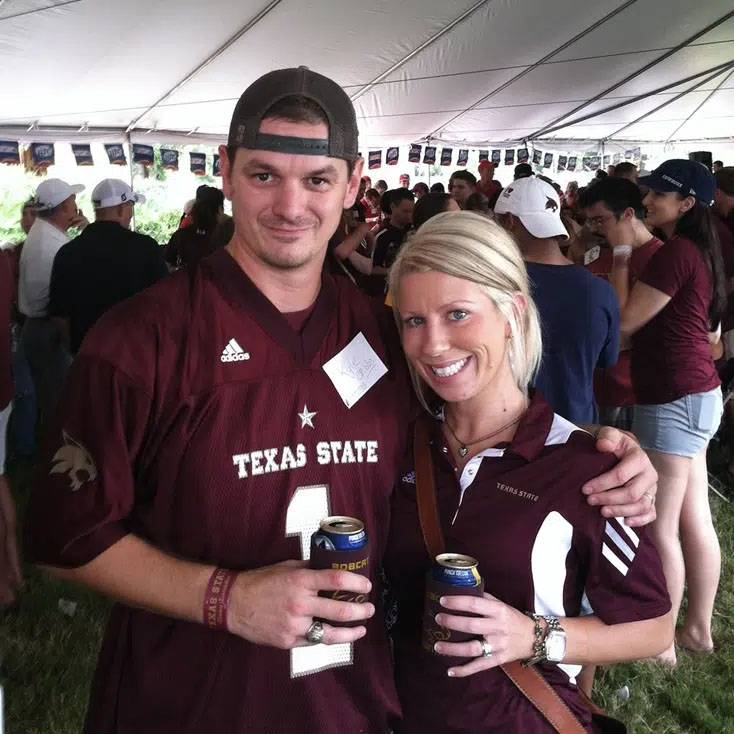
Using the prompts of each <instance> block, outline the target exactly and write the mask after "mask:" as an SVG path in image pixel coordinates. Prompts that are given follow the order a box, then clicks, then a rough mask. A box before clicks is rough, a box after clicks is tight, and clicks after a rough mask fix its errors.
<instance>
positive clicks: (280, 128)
mask: <svg viewBox="0 0 734 734" xmlns="http://www.w3.org/2000/svg"><path fill="white" fill-rule="evenodd" d="M357 151H358V144H357V124H356V118H355V113H354V109H353V107H352V104H351V102H350V100H349V99H348V97H347V96H346V95H345V93H344V92H343V90H342V89H341V88H340V87H339V86H338V85H337V84H335V83H334V82H333V81H332V80H330V79H327V78H326V77H323V76H321V75H319V74H316V73H314V72H311V71H309V70H307V69H305V68H304V67H300V68H298V69H282V70H279V71H274V72H271V73H269V74H266V75H265V76H263V77H261V78H260V79H258V80H257V81H256V82H254V83H253V84H252V85H251V86H250V87H248V88H247V89H246V90H245V92H244V93H243V95H242V97H241V98H240V100H239V102H238V104H237V106H236V108H235V111H234V113H233V117H232V120H231V125H230V132H229V137H228V143H227V145H226V146H222V147H221V149H220V155H221V161H222V175H223V191H222V190H219V189H216V188H214V187H210V186H202V187H200V188H199V189H198V190H197V192H196V198H195V200H194V201H193V202H192V203H191V205H190V206H188V207H187V208H186V211H185V212H184V214H183V215H182V219H181V223H180V228H179V229H178V231H177V232H176V233H175V234H174V235H173V237H172V239H171V241H170V242H169V243H168V244H167V245H166V246H165V247H159V246H158V245H157V244H156V243H155V242H154V241H153V240H151V239H150V238H148V237H146V236H144V235H141V234H137V233H135V232H132V231H131V230H130V222H131V218H132V214H133V209H134V206H135V204H136V203H137V202H140V201H141V200H142V198H143V197H142V196H141V195H140V194H139V193H136V192H135V191H133V190H132V189H131V188H130V186H128V185H127V184H126V183H124V182H123V181H119V180H114V179H106V180H103V181H101V182H100V183H99V184H98V185H97V186H96V187H95V189H94V191H93V192H92V202H93V206H94V214H95V217H94V218H95V221H94V222H93V223H89V222H87V221H86V219H85V218H84V216H83V214H82V213H81V211H80V210H79V209H78V207H77V204H76V195H77V194H78V193H79V191H80V190H81V188H82V187H79V186H74V185H70V184H68V183H66V182H64V181H61V180H59V179H47V180H45V181H43V182H42V183H41V184H40V185H39V186H38V189H37V191H36V195H35V197H34V198H33V199H32V200H31V201H29V202H27V204H26V205H25V206H24V207H23V211H22V212H21V216H22V222H23V228H24V231H26V233H27V239H26V241H25V243H24V244H23V245H22V247H20V246H19V247H17V248H14V249H13V250H10V251H6V252H5V253H3V254H4V256H3V257H0V278H1V279H2V281H1V282H0V285H1V286H2V287H1V288H0V294H1V298H0V308H1V309H2V312H1V313H0V347H2V349H0V408H2V412H0V511H1V512H2V527H0V533H2V534H1V535H0V542H1V545H2V547H1V548H0V574H1V578H0V604H2V605H8V604H10V603H12V602H13V600H14V598H15V596H16V595H17V594H18V593H19V590H20V588H21V585H22V580H23V576H22V566H21V561H20V553H19V551H18V547H17V543H16V538H17V528H16V520H15V514H14V510H13V498H12V493H11V488H10V485H9V482H8V481H7V477H6V476H5V471H4V464H5V444H6V441H5V434H6V432H7V427H8V424H9V419H10V417H11V412H12V413H13V414H14V415H13V425H12V431H11V432H10V434H9V435H8V441H7V443H8V445H9V446H10V447H11V450H12V451H13V452H14V453H16V454H18V455H23V454H26V455H29V456H32V457H35V461H36V463H37V465H38V472H37V479H36V481H35V484H34V487H33V492H32V496H31V499H30V504H29V507H28V511H27V521H26V522H27V527H26V528H25V533H26V535H27V537H28V541H29V542H28V548H27V554H28V560H29V561H31V562H34V563H37V564H41V565H43V566H44V567H46V568H47V569H48V571H49V572H50V573H52V574H53V575H54V576H56V577H58V578H62V579H66V580H71V581H74V582H77V583H80V584H83V585H86V586H89V587H91V588H92V589H95V590H97V591H99V592H101V593H102V594H105V595H107V596H110V597H111V598H113V599H114V600H115V601H116V602H117V603H116V604H115V606H114V608H113V611H112V613H111V616H110V620H109V623H108V627H107V632H106V635H105V639H104V642H103V646H102V650H101V652H100V657H99V662H98V667H97V672H96V675H95V680H94V683H93V686H92V693H91V697H90V703H89V710H88V713H87V722H86V731H87V732H94V733H95V734H97V733H108V732H109V733H110V734H111V733H112V732H115V733H118V734H128V733H130V734H132V733H133V732H134V733H135V734H146V733H147V732H150V733H151V734H152V733H153V732H155V734H165V733H166V732H176V733H177V734H178V733H179V732H184V731H192V732H193V731H201V730H202V729H204V728H214V727H217V728H219V729H220V730H222V731H226V732H239V731H252V730H256V731H269V732H293V731H299V732H316V731H319V732H327V733H331V732H337V731H355V732H356V731H361V732H384V733H387V732H389V731H395V732H419V731H420V732H432V731H435V732H449V733H453V732H478V731H482V732H484V731H486V732H494V731H496V732H508V731H517V732H528V733H532V732H547V731H553V730H554V725H553V724H552V723H551V722H550V721H549V720H548V718H547V716H546V714H544V713H543V707H542V706H539V704H538V700H537V699H536V698H535V696H536V693H535V692H534V691H535V690H536V688H538V687H541V688H542V687H543V686H544V687H545V688H544V689H543V690H546V689H547V688H548V686H550V690H551V691H552V692H553V693H555V694H556V696H557V699H556V700H557V701H559V702H560V708H561V709H562V713H560V714H559V715H560V716H562V717H567V718H565V719H564V721H567V722H569V721H570V722H572V723H571V724H568V726H573V727H575V728H568V729H566V730H567V731H588V732H598V731H602V730H603V729H602V728H601V727H602V720H603V715H602V713H601V712H599V711H598V710H596V709H595V708H594V707H593V706H591V705H590V703H589V700H588V698H587V696H588V695H590V694H591V693H593V676H594V667H595V666H597V665H608V664H613V663H616V662H621V661H629V660H639V659H643V658H651V659H656V660H657V661H658V662H660V663H662V664H666V665H671V666H673V665H675V664H676V654H677V652H676V651H677V650H678V651H680V650H681V649H687V650H693V651H696V652H711V651H713V648H714V640H713V638H712V633H711V620H712V615H713V606H714V600H715V596H716V590H717V587H718V580H719V573H720V554H719V547H718V541H717V538H716V532H715V530H714V527H713V523H712V520H711V513H710V510H709V504H708V495H707V468H706V449H707V446H708V443H709V441H710V439H711V438H712V437H713V435H714V434H715V433H716V431H717V429H718V427H719V423H720V420H721V415H722V411H723V400H722V389H721V380H720V377H719V374H720V372H722V373H723V371H725V363H726V360H727V359H728V358H731V357H734V337H733V336H732V335H733V334H734V317H733V316H732V314H734V298H733V297H732V293H733V292H734V234H733V233H734V225H733V224H732V215H733V214H734V168H731V167H725V166H723V165H721V166H719V168H718V170H717V171H716V172H715V174H713V173H712V172H711V171H710V170H708V169H706V168H705V167H704V166H703V165H702V164H700V163H696V162H693V161H688V160H669V161H666V162H665V163H663V164H662V165H661V166H660V167H659V168H657V169H656V170H655V171H653V172H652V173H651V174H649V175H647V176H645V177H644V178H639V179H638V172H637V169H636V168H635V167H634V166H633V165H632V164H631V163H620V164H618V165H617V166H611V167H610V168H609V169H608V170H607V171H599V172H598V174H597V176H596V177H595V179H594V180H593V181H592V182H591V184H590V185H589V186H587V187H583V188H579V187H578V185H575V184H573V183H572V184H569V185H568V187H567V188H566V190H565V191H562V190H561V188H560V187H559V186H558V184H556V183H555V182H554V181H552V180H551V179H549V178H547V177H546V176H544V175H541V174H536V173H535V172H534V170H533V167H532V166H531V165H529V164H527V163H522V164H519V165H518V166H516V168H515V175H514V180H513V181H512V182H511V183H509V184H507V185H506V186H503V185H502V184H501V183H500V182H498V181H497V180H496V179H495V178H494V173H495V167H494V165H493V164H492V163H491V162H490V161H486V160H485V161H482V162H481V163H480V165H479V169H478V171H477V173H478V177H477V176H475V175H474V174H473V173H472V172H470V171H468V170H466V169H460V170H457V171H455V172H454V173H453V174H452V176H451V178H450V180H449V184H448V192H446V191H444V190H443V186H442V185H440V184H435V185H434V186H431V187H429V186H428V185H427V184H426V183H424V182H418V183H415V184H414V185H413V186H412V187H411V185H410V178H409V176H408V175H407V174H404V175H403V176H401V178H400V184H401V185H400V187H399V188H396V189H392V190H388V188H387V185H386V184H385V182H384V181H377V182H376V183H375V184H374V186H373V185H372V181H371V179H370V178H369V176H367V175H363V161H362V160H361V159H360V158H359V157H358V153H357ZM225 197H226V198H227V199H229V200H230V201H231V202H232V216H231V217H228V216H226V215H225V214H224V206H223V205H224V198H225ZM74 227H76V228H78V229H81V233H80V234H78V236H76V237H74V238H73V239H71V240H70V239H69V236H68V232H69V230H70V229H71V228H74ZM385 304H387V305H388V306H390V307H391V308H387V307H386V305H385ZM14 333H15V334H16V338H15V340H13V339H12V335H13V334H14ZM13 341H14V343H15V346H14V349H12V350H11V343H12V342H13ZM13 380H14V381H15V387H13ZM34 401H37V402H34ZM38 421H40V428H41V434H42V436H43V446H42V448H41V449H39V450H37V447H36V445H35V436H36V433H37V422H38ZM602 426H605V427H602ZM656 500H657V502H656ZM427 507H428V508H433V509H432V510H430V509H429V510H427V509H426V508H427ZM330 515H338V516H347V517H356V518H359V519H360V520H361V521H362V522H363V523H364V525H365V528H366V531H367V533H368V536H369V540H370V560H369V564H370V566H369V573H368V574H367V575H362V574H357V573H352V572H350V571H348V570H343V569H338V568H337V569H327V570H313V569H310V568H309V567H308V563H307V562H308V559H309V553H310V545H309V542H310V536H311V534H312V533H313V532H314V531H315V530H316V529H317V528H318V527H319V522H320V521H321V520H322V519H324V518H325V517H326V516H330ZM427 518H428V519H427ZM431 518H432V520H431ZM430 522H433V523H434V524H433V525H430V524H427V523H430ZM439 547H440V548H441V549H445V550H446V551H449V552H452V553H461V554H466V555H469V556H471V557H473V558H475V559H477V561H478V564H479V572H480V573H481V576H482V578H483V581H484V590H485V593H484V594H483V595H481V596H468V595H467V596H462V595H458V596H447V597H442V598H440V599H439V600H438V601H437V604H438V605H439V606H438V609H439V611H438V613H437V615H436V616H435V620H433V622H435V624H437V625H438V626H439V628H440V629H442V630H444V632H445V634H442V635H441V636H439V637H438V638H436V639H433V638H432V639H431V644H426V637H425V635H424V626H425V625H426V618H425V611H424V601H425V598H426V573H427V572H429V571H430V569H431V568H432V564H433V562H434V556H435V554H436V552H437V551H436V549H437V548H439ZM684 583H685V584H686V585H687V596H688V604H687V608H686V615H685V620H684V622H683V625H682V626H681V627H680V628H679V629H678V630H677V631H675V625H676V619H677V616H678V611H679V609H680V607H681V602H682V598H683V592H684ZM355 594H356V595H361V598H362V599H364V600H365V601H363V602H362V603H357V602H355V601H344V600H343V599H345V598H353V596H354V595H355ZM433 622H432V623H433ZM456 633H459V634H462V633H463V637H460V638H458V641H456V639H457V638H456ZM452 635H453V636H452ZM191 661H196V664H195V665H192V664H191ZM519 661H522V662H523V666H519V665H517V664H518V662H519ZM513 665H517V670H520V671H526V672H525V673H523V675H529V676H531V679H530V683H528V684H527V685H524V684H522V683H521V682H519V681H518V680H517V679H516V677H515V674H513V673H512V671H514V670H516V668H512V667H511V666H513ZM537 695H540V694H537Z"/></svg>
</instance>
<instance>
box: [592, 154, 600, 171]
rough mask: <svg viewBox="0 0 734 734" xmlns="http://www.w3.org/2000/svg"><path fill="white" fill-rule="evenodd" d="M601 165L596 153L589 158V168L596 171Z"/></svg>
mask: <svg viewBox="0 0 734 734" xmlns="http://www.w3.org/2000/svg"><path fill="white" fill-rule="evenodd" d="M600 165H601V158H600V157H599V156H598V155H592V156H591V157H590V158H589V170H590V171H597V170H598V169H599V166H600Z"/></svg>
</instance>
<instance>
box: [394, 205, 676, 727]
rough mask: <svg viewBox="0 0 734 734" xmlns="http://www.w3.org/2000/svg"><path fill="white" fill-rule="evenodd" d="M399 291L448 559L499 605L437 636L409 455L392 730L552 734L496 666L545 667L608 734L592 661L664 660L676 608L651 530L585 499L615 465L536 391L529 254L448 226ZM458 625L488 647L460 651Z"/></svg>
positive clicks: (436, 226)
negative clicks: (396, 718) (585, 688)
mask: <svg viewBox="0 0 734 734" xmlns="http://www.w3.org/2000/svg"><path fill="white" fill-rule="evenodd" d="M447 251H448V252H451V257H446V252H447ZM390 293H391V295H392V296H393V299H394V309H395V314H396V321H397V323H398V327H399V329H400V332H401V338H402V343H403V348H404V350H405V354H406V357H407V359H408V364H409V367H410V370H411V376H412V378H413V384H414V386H415V388H416V391H417V394H418V396H419V398H420V400H421V402H422V404H423V405H424V407H425V408H427V409H429V408H432V407H435V405H436V403H439V404H441V405H442V410H441V417H440V419H439V420H437V421H433V422H431V427H430V434H431V441H430V445H429V446H426V450H427V451H429V452H430V454H431V457H432V461H433V475H434V479H435V484H436V500H437V505H438V514H439V519H440V524H441V529H442V531H443V537H444V539H445V548H446V550H447V551H450V552H453V553H462V554H468V555H471V556H473V557H474V558H476V559H477V560H478V562H479V569H480V573H481V575H482V577H483V579H484V583H485V589H486V591H487V592H489V593H485V594H484V595H483V596H480V597H477V596H465V595H460V596H450V597H445V598H442V599H440V602H439V603H437V605H436V608H435V610H434V611H437V612H438V614H437V615H436V616H435V623H436V625H438V628H440V629H438V628H437V627H435V626H434V625H433V621H432V618H433V613H434V611H432V612H431V614H430V615H429V616H428V617H426V616H425V615H424V613H423V601H424V589H425V584H424V580H425V573H426V570H427V569H428V568H430V567H431V561H432V558H431V557H430V556H429V553H428V551H427V550H426V547H425V544H424V540H423V535H422V533H421V524H420V522H419V516H418V509H417V501H416V496H417V489H416V481H417V479H416V471H420V468H419V467H416V461H415V459H414V457H413V456H412V455H411V456H408V457H407V458H406V463H405V466H404V468H403V471H401V475H402V478H401V479H400V481H399V482H398V484H397V487H396V491H395V493H394V495H393V503H392V516H391V522H390V527H391V532H390V539H389V542H388V548H387V555H386V568H387V571H388V574H389V576H390V577H391V578H392V579H393V581H394V583H393V585H392V586H393V589H394V595H395V597H396V601H397V606H398V614H397V622H396V624H395V626H394V628H393V640H394V652H395V665H396V682H397V686H398V693H399V695H400V697H401V703H402V706H403V722H402V724H401V725H399V726H397V727H396V731H398V732H400V734H414V733H415V734H417V733H418V732H420V733H421V734H426V733H427V732H437V733H438V732H440V733H441V734H469V733H471V734H475V733H476V732H482V733H483V734H489V733H490V732H497V733H500V732H523V734H540V733H541V732H542V733H543V734H545V732H550V731H554V729H553V727H552V726H551V724H550V723H549V722H548V721H547V720H546V719H545V718H544V716H543V715H542V714H540V713H539V712H538V711H537V710H536V708H535V707H534V705H533V704H531V703H530V701H529V700H527V699H526V697H525V694H524V693H522V692H521V690H520V688H519V686H518V685H517V684H515V683H513V680H511V678H510V673H506V672H505V671H504V670H503V669H501V668H500V667H499V665H504V664H505V663H508V662H513V661H518V660H528V659H531V658H532V664H534V665H536V666H537V667H536V668H535V669H536V670H537V672H538V673H539V675H540V676H542V678H543V679H545V681H546V682H547V683H548V684H549V685H550V686H551V687H552V689H553V692H554V693H555V694H556V696H557V697H559V698H560V700H561V701H562V702H563V703H564V704H565V705H566V706H567V707H568V709H569V710H570V712H571V714H572V715H573V717H574V718H575V719H576V720H577V722H578V729H579V730H583V731H586V732H598V731H600V730H599V729H598V728H597V724H596V723H595V722H594V721H592V717H591V713H590V712H589V710H588V708H587V707H586V706H584V704H583V701H582V697H581V695H580V693H579V690H578V686H577V682H576V676H577V675H578V674H579V671H580V669H581V665H583V664H588V663H592V662H593V663H611V662H618V661H622V660H633V659H637V658H640V657H645V656H648V655H652V654H656V653H658V652H660V651H661V650H663V649H664V648H665V647H666V646H667V645H668V644H669V642H670V641H671V640H672V631H673V630H672V627H673V624H672V618H671V617H670V616H669V610H670V602H669V600H668V594H667V591H666V588H665V579H664V577H663V572H662V567H661V565H660V561H659V558H658V556H657V553H656V551H655V548H654V546H653V544H652V542H651V541H650V539H649V537H646V535H645V532H644V529H639V528H634V530H633V529H632V527H630V524H628V523H627V522H626V521H625V520H624V519H623V518H606V517H603V516H602V515H601V514H599V513H598V512H597V511H596V510H595V508H593V507H590V506H589V505H588V504H587V503H586V501H585V500H584V497H583V494H582V492H581V487H582V486H583V484H584V483H585V482H586V481H587V480H588V479H590V478H591V477H593V476H594V475H596V474H598V473H599V472H600V471H602V470H608V469H610V468H611V467H612V466H613V465H614V464H615V463H616V459H615V457H613V456H610V455H608V454H607V455H604V454H600V453H599V452H598V451H597V450H596V448H595V441H594V438H593V437H592V436H591V435H590V434H588V433H587V432H585V431H582V430H580V429H578V428H577V427H576V426H574V425H573V424H571V423H570V422H569V421H567V420H565V419H564V418H562V417H561V416H558V415H554V413H553V410H552V408H551V407H550V406H549V405H548V404H547V403H546V402H545V400H544V399H543V398H542V396H541V395H540V393H539V392H535V393H531V392H530V391H529V390H528V385H529V383H530V382H531V379H532V376H533V374H534V372H535V370H536V368H537V365H538V363H539V360H540V354H541V337H540V322H539V318H538V313H537V309H536V307H535V305H534V303H533V302H532V299H531V298H530V289H529V282H528V276H527V272H526V270H525V266H524V264H523V261H522V256H521V254H520V251H519V250H518V248H517V245H516V244H515V242H514V240H513V239H512V238H511V237H510V236H509V235H508V234H507V233H505V232H504V231H503V230H502V229H501V228H500V227H499V226H498V225H496V224H495V223H494V222H488V221H487V219H486V218H485V217H482V216H480V215H477V214H474V213H471V212H458V213H443V214H438V215H436V216H435V217H433V218H432V219H431V220H430V221H428V222H426V223H425V224H424V225H423V226H422V227H421V228H420V229H419V231H418V232H417V233H416V235H415V236H414V238H412V239H411V240H410V241H409V242H408V243H407V244H406V245H404V246H403V248H402V249H401V252H400V253H399V255H398V257H397V259H396V261H395V263H394V265H393V267H392V269H391V272H390ZM418 481H422V479H419V480H418ZM439 604H440V606H439ZM463 612H470V613H471V614H470V615H469V616H470V618H468V617H467V616H466V615H464V616H460V615H462V613H463ZM426 619H427V620H428V622H426ZM426 624H427V625H428V627H427V629H428V633H427V634H425V635H422V634H421V631H422V628H423V627H424V625H426ZM447 630H455V631H459V632H465V633H469V635H470V636H472V635H473V636H474V637H470V640H469V641H455V640H454V639H453V638H451V637H449V636H448V635H447V632H446V631H447ZM451 634H454V633H451ZM437 639H438V640H441V641H439V642H435V641H436V640H437ZM434 643H435V644H434ZM526 690H527V689H526Z"/></svg>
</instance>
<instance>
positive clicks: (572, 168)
mask: <svg viewBox="0 0 734 734" xmlns="http://www.w3.org/2000/svg"><path fill="white" fill-rule="evenodd" d="M577 160H578V156H575V155H572V156H571V157H570V158H569V159H568V170H569V171H575V170H576V161H577Z"/></svg>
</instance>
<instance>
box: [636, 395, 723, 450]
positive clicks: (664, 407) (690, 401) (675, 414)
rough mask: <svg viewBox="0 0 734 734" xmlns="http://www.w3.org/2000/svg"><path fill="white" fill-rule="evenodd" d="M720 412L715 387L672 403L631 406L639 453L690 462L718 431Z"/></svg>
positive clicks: (720, 407) (718, 397)
mask: <svg viewBox="0 0 734 734" xmlns="http://www.w3.org/2000/svg"><path fill="white" fill-rule="evenodd" d="M722 412H723V400H722V396H721V388H719V387H717V388H716V389H714V390H710V391H709V392H700V393H694V394H693V395H684V396H683V397H682V398H678V400H674V401H673V402H672V403H662V404H661V405H635V410H634V416H633V418H632V432H633V433H634V434H635V436H637V439H638V440H639V442H640V445H641V446H642V448H643V449H646V450H649V451H659V452H660V453H663V454H675V455H676V456H686V457H688V458H692V457H693V456H695V455H696V454H698V453H699V452H700V451H701V449H702V448H704V447H705V446H706V444H708V442H709V441H710V440H711V439H712V438H713V436H714V434H715V433H716V431H717V430H718V429H719V423H720V421H721V414H722Z"/></svg>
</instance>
